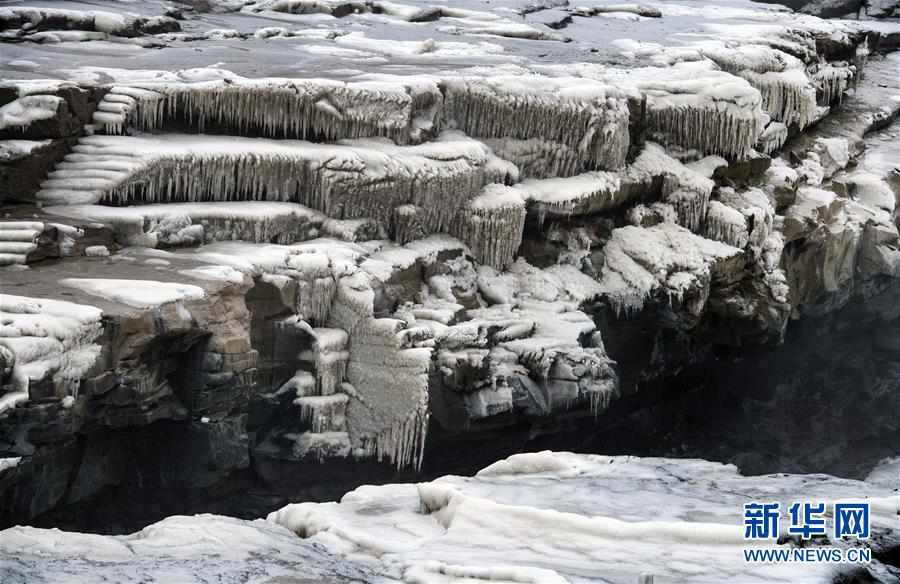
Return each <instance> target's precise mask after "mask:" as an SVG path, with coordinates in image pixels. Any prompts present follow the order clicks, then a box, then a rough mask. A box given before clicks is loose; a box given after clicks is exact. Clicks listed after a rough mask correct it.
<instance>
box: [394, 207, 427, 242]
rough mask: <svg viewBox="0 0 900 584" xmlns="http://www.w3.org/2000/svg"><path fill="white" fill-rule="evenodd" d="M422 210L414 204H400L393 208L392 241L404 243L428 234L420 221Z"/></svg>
mask: <svg viewBox="0 0 900 584" xmlns="http://www.w3.org/2000/svg"><path fill="white" fill-rule="evenodd" d="M423 213H424V211H423V210H422V209H421V208H420V207H416V206H415V205H400V206H399V207H396V208H395V209H394V222H393V233H394V237H393V240H394V242H396V243H398V244H400V245H404V244H406V243H409V242H410V241H414V240H416V239H423V238H425V237H427V236H428V230H427V229H426V228H425V225H424V224H423V223H422V215H423Z"/></svg>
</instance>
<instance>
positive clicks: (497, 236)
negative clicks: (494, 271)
mask: <svg viewBox="0 0 900 584" xmlns="http://www.w3.org/2000/svg"><path fill="white" fill-rule="evenodd" d="M524 228H525V201H524V200H523V199H522V196H521V194H520V191H519V190H518V189H515V188H512V187H507V186H503V185H498V184H493V185H488V186H486V187H485V188H484V190H483V191H482V193H481V194H480V195H478V196H477V197H475V198H474V199H472V200H471V201H469V203H468V205H467V206H466V207H465V208H463V209H462V210H461V211H460V212H459V215H458V217H457V219H456V220H455V221H454V223H453V225H452V227H451V230H450V231H451V233H453V235H455V236H456V237H458V238H459V239H460V240H462V241H463V242H464V243H466V245H468V246H469V248H470V249H471V250H472V253H473V255H474V256H475V258H476V259H477V260H478V262H479V263H481V264H484V265H488V266H493V267H495V268H498V269H503V268H505V267H507V266H509V265H510V264H511V263H512V262H513V261H514V260H515V256H516V252H517V251H518V249H519V245H520V244H521V243H522V232H523V230H524Z"/></svg>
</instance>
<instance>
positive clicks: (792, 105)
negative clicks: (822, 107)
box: [740, 69, 816, 130]
mask: <svg viewBox="0 0 900 584" xmlns="http://www.w3.org/2000/svg"><path fill="white" fill-rule="evenodd" d="M740 75H741V77H743V78H744V79H746V80H747V81H749V82H750V84H751V85H753V87H755V88H757V89H758V90H759V93H760V95H762V108H763V109H764V110H765V111H767V112H768V113H769V114H770V115H771V116H772V119H774V120H776V121H779V122H783V123H785V124H788V125H790V124H797V126H799V128H800V129H801V130H802V129H803V128H805V127H806V126H808V125H809V124H810V123H812V121H813V120H814V119H815V115H816V88H815V87H814V86H813V84H812V82H811V81H810V79H809V78H808V77H807V76H806V72H805V71H804V70H803V69H789V70H787V71H783V72H775V71H770V72H766V73H756V72H754V71H742V72H741V73H740Z"/></svg>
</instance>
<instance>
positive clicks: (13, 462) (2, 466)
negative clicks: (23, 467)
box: [0, 456, 22, 473]
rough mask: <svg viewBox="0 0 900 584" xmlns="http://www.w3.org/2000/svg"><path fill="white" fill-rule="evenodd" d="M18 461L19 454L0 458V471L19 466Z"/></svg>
mask: <svg viewBox="0 0 900 584" xmlns="http://www.w3.org/2000/svg"><path fill="white" fill-rule="evenodd" d="M20 462H22V457H21V456H14V457H9V458H0V473H2V472H4V471H7V470H9V469H11V468H16V467H17V466H19V463H20Z"/></svg>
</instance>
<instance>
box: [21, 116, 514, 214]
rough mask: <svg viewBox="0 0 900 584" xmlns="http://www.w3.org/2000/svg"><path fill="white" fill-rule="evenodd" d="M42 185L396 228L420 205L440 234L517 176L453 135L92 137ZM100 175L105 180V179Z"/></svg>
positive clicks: (90, 196) (73, 197)
mask: <svg viewBox="0 0 900 584" xmlns="http://www.w3.org/2000/svg"><path fill="white" fill-rule="evenodd" d="M58 169H59V170H60V171H64V172H65V173H66V174H64V175H57V174H54V175H53V176H51V177H50V178H49V180H47V181H45V182H44V183H43V184H42V190H41V191H40V192H39V193H38V194H37V197H38V199H39V200H41V201H43V202H44V203H51V204H63V205H66V204H94V203H97V202H98V201H100V200H104V201H110V202H115V203H131V202H137V201H141V200H143V201H145V202H153V203H155V202H178V201H187V202H201V201H222V202H228V201H235V200H266V201H276V202H295V203H300V204H302V205H305V206H308V207H312V208H314V209H316V210H319V211H322V212H324V213H326V214H327V215H328V216H330V217H335V218H344V219H353V218H360V217H369V218H372V219H380V220H383V221H386V222H387V221H390V218H391V216H392V212H393V208H394V207H395V206H400V205H404V204H416V205H418V206H420V207H422V208H423V209H425V213H424V217H423V219H424V221H425V224H426V226H427V227H428V228H429V230H430V231H432V232H436V231H443V230H444V229H445V228H446V227H447V226H449V224H450V221H451V220H452V219H453V218H454V217H455V215H456V212H457V210H458V209H459V208H461V207H462V206H463V205H464V204H465V203H466V201H468V200H469V199H471V198H473V197H475V196H476V195H477V194H478V193H479V192H480V190H481V187H482V186H484V185H485V184H488V183H491V182H498V181H503V180H505V179H507V178H508V177H510V175H512V176H515V169H514V168H513V167H511V166H510V165H509V164H508V163H503V162H501V161H499V160H498V159H497V158H496V157H494V156H493V154H492V153H491V152H490V150H489V149H488V148H487V147H486V146H484V145H483V144H481V143H479V142H476V141H474V140H471V139H469V138H466V137H463V136H461V135H459V134H458V133H448V134H445V135H443V136H441V137H440V138H439V139H438V140H437V141H435V142H429V143H427V144H421V145H417V146H395V145H392V144H389V143H387V142H386V141H383V140H377V139H366V140H354V141H342V142H341V143H339V144H313V143H309V142H302V141H295V140H268V139H253V138H238V137H232V138H230V139H229V140H228V141H223V140H219V139H216V138H214V137H210V136H202V135H201V136H193V135H178V134H168V135H166V136H165V137H164V138H163V137H155V136H149V135H142V136H89V137H85V138H82V139H81V140H80V141H79V143H78V145H76V146H75V148H74V153H73V154H70V155H68V156H67V157H66V158H65V159H64V162H63V163H61V164H60V165H58ZM98 170H102V171H103V172H102V173H99V174H98V172H97V171H98Z"/></svg>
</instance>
